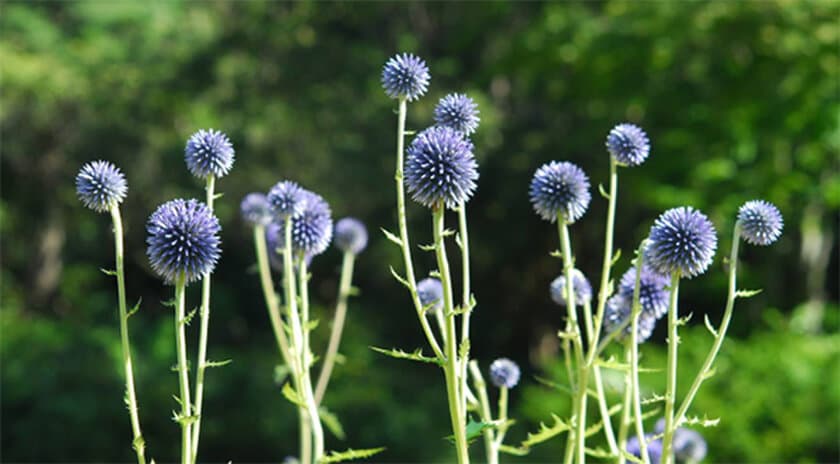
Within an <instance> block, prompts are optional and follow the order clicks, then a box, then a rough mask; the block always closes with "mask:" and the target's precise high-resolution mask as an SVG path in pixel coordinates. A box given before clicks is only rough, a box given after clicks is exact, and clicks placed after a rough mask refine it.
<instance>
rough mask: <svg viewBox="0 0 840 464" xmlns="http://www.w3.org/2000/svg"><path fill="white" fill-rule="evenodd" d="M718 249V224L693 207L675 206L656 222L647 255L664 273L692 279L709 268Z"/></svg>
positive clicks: (650, 262) (657, 270)
mask: <svg viewBox="0 0 840 464" xmlns="http://www.w3.org/2000/svg"><path fill="white" fill-rule="evenodd" d="M716 249H717V235H716V231H715V226H714V225H713V224H712V221H710V220H709V218H708V217H706V215H705V214H703V213H701V212H700V211H698V210H696V209H694V208H692V207H690V206H683V207H680V208H672V209H669V210H668V211H665V212H664V213H662V215H661V216H659V218H657V219H656V221H655V222H654V223H653V227H651V229H650V237H649V238H648V245H647V250H646V251H645V257H646V258H647V259H648V261H647V262H648V264H649V265H650V267H651V268H652V269H653V270H654V271H656V272H658V273H660V274H664V275H671V274H673V273H678V274H679V275H680V277H687V278H689V279H690V278H692V277H695V276H698V275H700V274H702V273H704V272H706V269H708V268H709V265H710V264H711V263H712V258H714V256H715V250H716Z"/></svg>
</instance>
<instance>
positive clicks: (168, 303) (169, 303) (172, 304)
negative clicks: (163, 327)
mask: <svg viewBox="0 0 840 464" xmlns="http://www.w3.org/2000/svg"><path fill="white" fill-rule="evenodd" d="M176 303H177V301H175V298H173V299H171V300H164V301H161V302H160V304H162V305H163V306H166V307H167V308H174V307H175V304H176Z"/></svg>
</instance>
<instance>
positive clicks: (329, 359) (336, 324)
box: [315, 251, 356, 404]
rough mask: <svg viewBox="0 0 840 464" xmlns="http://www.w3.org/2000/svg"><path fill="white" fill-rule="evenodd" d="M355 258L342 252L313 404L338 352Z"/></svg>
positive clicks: (322, 390) (317, 401) (321, 393)
mask: <svg viewBox="0 0 840 464" xmlns="http://www.w3.org/2000/svg"><path fill="white" fill-rule="evenodd" d="M355 260H356V255H355V253H352V252H350V251H345V252H344V258H343V259H342V262H341V278H340V280H339V284H338V302H337V303H336V305H335V319H334V320H333V326H332V331H331V332H330V341H329V343H328V344H327V352H326V354H325V355H324V364H323V365H322V366H321V373H320V374H319V375H318V383H317V386H316V387H315V404H321V401H322V400H323V399H324V393H326V391H327V385H328V384H329V382H330V375H331V374H332V369H333V366H334V365H335V358H336V355H337V354H338V345H339V343H340V342H341V332H342V331H343V330H344V320H345V318H346V317H347V298H348V297H349V296H350V288H351V284H352V282H353V263H354V262H355Z"/></svg>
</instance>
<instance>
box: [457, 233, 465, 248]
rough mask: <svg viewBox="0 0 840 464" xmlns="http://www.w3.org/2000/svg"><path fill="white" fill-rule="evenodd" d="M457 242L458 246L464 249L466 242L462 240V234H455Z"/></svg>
mask: <svg viewBox="0 0 840 464" xmlns="http://www.w3.org/2000/svg"><path fill="white" fill-rule="evenodd" d="M455 244H456V245H458V248H460V249H461V250H463V249H464V243H463V242H461V234H455Z"/></svg>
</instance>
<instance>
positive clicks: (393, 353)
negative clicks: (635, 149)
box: [370, 346, 443, 366]
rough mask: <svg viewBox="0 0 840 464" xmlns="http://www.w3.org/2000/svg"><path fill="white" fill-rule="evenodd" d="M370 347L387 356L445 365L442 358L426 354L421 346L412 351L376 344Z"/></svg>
mask: <svg viewBox="0 0 840 464" xmlns="http://www.w3.org/2000/svg"><path fill="white" fill-rule="evenodd" d="M370 349H372V350H373V351H376V352H377V353H382V354H384V355H385V356H390V357H392V358H397V359H408V360H411V361H419V362H424V363H429V364H437V365H438V366H443V361H442V360H440V359H438V358H431V357H429V356H424V355H423V351H422V350H421V349H420V348H417V349H416V350H414V351H413V352H411V353H407V352H405V351H403V350H399V349H396V348H392V349H390V350H387V349H385V348H378V347H375V346H371V347H370Z"/></svg>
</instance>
